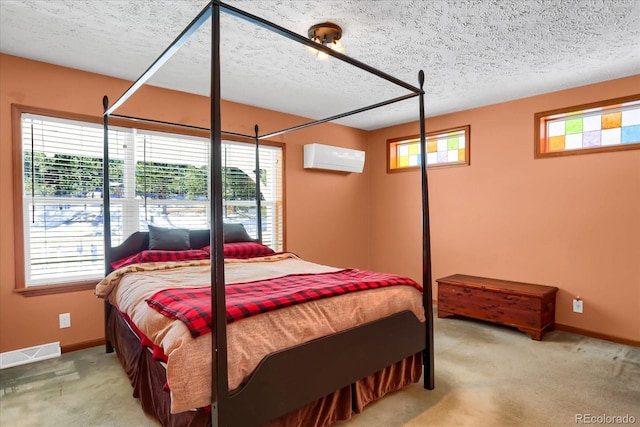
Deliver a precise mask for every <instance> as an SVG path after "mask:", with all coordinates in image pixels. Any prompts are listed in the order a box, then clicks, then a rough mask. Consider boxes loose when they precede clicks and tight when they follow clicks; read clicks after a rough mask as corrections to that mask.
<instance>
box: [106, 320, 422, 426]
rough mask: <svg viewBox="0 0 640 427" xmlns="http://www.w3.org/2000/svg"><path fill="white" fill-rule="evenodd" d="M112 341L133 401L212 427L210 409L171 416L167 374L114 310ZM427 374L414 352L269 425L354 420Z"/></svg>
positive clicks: (181, 421) (156, 413) (167, 420)
mask: <svg viewBox="0 0 640 427" xmlns="http://www.w3.org/2000/svg"><path fill="white" fill-rule="evenodd" d="M107 334H108V336H107V339H108V340H110V341H111V344H112V345H113V347H114V349H115V351H116V355H117V357H118V360H119V361H120V363H121V364H122V366H123V368H124V370H125V372H126V373H127V376H128V377H129V379H130V380H131V385H132V387H133V397H135V398H137V399H139V400H140V404H141V406H142V409H143V410H144V411H145V412H146V413H147V414H149V415H151V416H153V417H155V418H157V419H158V420H159V421H160V423H161V424H162V425H163V426H165V427H209V426H211V424H212V423H211V414H210V412H209V410H208V409H209V408H206V409H204V408H200V409H197V410H192V411H186V412H181V413H178V414H172V413H171V412H170V407H171V406H170V396H169V393H168V392H167V391H165V389H164V386H165V383H166V371H165V368H164V366H163V365H162V364H161V363H159V362H157V361H156V360H155V359H154V358H153V355H152V353H151V351H149V350H148V349H147V348H146V347H144V346H142V345H141V342H140V339H139V338H138V337H137V335H136V334H135V333H134V332H133V331H132V330H131V328H130V327H129V325H128V324H127V322H126V321H125V320H124V319H123V318H122V316H120V314H119V313H118V310H115V309H113V310H110V315H109V319H108V320H107ZM421 375H422V357H421V354H415V355H413V356H410V357H408V358H406V359H404V360H402V361H400V362H398V363H395V364H393V365H391V366H389V367H387V368H385V369H383V370H381V371H378V372H377V373H375V374H372V375H369V376H368V377H366V378H363V379H362V380H359V381H357V382H356V383H354V384H351V385H350V386H348V387H345V388H342V389H340V390H338V391H335V392H333V393H331V394H329V395H327V396H325V397H323V398H321V399H318V400H316V401H315V402H312V403H310V404H308V405H305V406H303V407H301V408H299V409H297V410H295V411H293V412H291V413H289V414H287V415H284V416H282V417H280V418H277V419H276V420H273V421H270V422H269V423H267V424H266V425H265V427H325V426H329V425H331V424H333V423H334V422H336V421H339V420H347V419H349V418H351V415H352V414H353V413H360V412H361V411H362V410H363V409H364V407H365V406H366V405H367V404H369V403H371V402H373V401H375V400H377V399H380V398H381V397H383V396H384V395H386V394H388V393H390V392H393V391H396V390H399V389H401V388H402V387H404V386H406V385H408V384H411V383H415V382H418V381H419V380H420V377H421Z"/></svg>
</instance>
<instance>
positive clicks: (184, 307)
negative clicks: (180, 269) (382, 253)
mask: <svg viewBox="0 0 640 427" xmlns="http://www.w3.org/2000/svg"><path fill="white" fill-rule="evenodd" d="M396 285H405V286H413V287H415V288H416V289H418V290H420V291H422V287H421V286H420V284H418V283H417V282H415V281H413V280H411V279H409V278H408V277H403V276H397V275H393V274H384V273H373V272H369V271H362V270H353V269H350V270H342V271H338V272H335V273H323V274H292V275H289V276H284V277H278V278H275V279H269V280H260V281H256V282H248V283H237V284H230V285H227V286H225V290H226V304H227V323H232V322H234V321H236V320H240V319H244V318H246V317H249V316H252V315H255V314H259V313H264V312H267V311H270V310H275V309H278V308H284V307H288V306H292V305H295V304H300V303H304V302H308V301H313V300H318V299H322V298H328V297H332V296H337V295H343V294H346V293H349V292H356V291H363V290H367V289H375V288H382V287H386V286H396ZM146 301H147V304H149V306H150V307H152V308H153V309H155V310H157V311H158V312H159V313H161V314H163V315H165V316H167V317H170V318H172V319H176V320H181V321H182V322H184V323H185V324H186V325H187V327H188V328H189V331H191V335H192V336H194V337H197V336H199V335H204V334H207V333H209V332H211V288H203V287H198V288H172V289H164V290H162V291H159V292H156V293H155V294H153V295H152V296H151V298H149V299H148V300H146Z"/></svg>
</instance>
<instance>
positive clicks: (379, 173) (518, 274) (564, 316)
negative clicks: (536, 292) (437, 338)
mask: <svg viewBox="0 0 640 427" xmlns="http://www.w3.org/2000/svg"><path fill="white" fill-rule="evenodd" d="M639 92H640V75H635V76H630V77H627V78H622V79H617V80H612V81H607V82H603V83H599V84H594V85H589V86H584V87H579V88H574V89H569V90H563V91H559V92H554V93H549V94H545V95H540V96H534V97H530V98H525V99H520V100H516V101H512V102H506V103H501V104H496V105H491V106H487V107H482V108H477V109H473V110H468V111H461V112H457V113H453V114H447V115H443V116H438V117H431V118H428V119H427V121H426V126H427V131H435V130H438V129H447V128H451V127H455V126H461V125H467V124H469V125H471V165H470V166H469V167H451V168H442V169H430V170H429V171H428V180H429V192H430V207H431V215H430V221H431V233H432V240H431V247H432V256H433V259H432V268H433V269H432V271H433V279H434V298H435V296H436V293H435V290H436V283H435V279H437V278H440V277H444V276H448V275H451V274H455V273H462V274H470V275H478V276H485V277H493V278H499V279H507V280H516V281H522V282H529V283H539V284H546V285H553V286H557V287H558V288H560V290H559V292H558V296H557V309H556V322H557V323H558V324H560V325H565V326H568V327H570V328H574V329H577V330H583V331H589V332H591V333H595V334H601V335H605V336H610V337H616V338H621V339H623V340H630V341H634V342H636V343H638V342H640V327H639V325H640V150H632V151H621V152H612V153H600V154H587V155H576V156H565V157H559V158H547V159H538V160H534V158H533V116H534V114H535V113H536V112H541V111H548V110H553V109H557V108H563V107H570V106H573V105H580V104H586V103H590V102H595V101H601V100H606V99H611V98H616V97H622V96H627V95H632V94H637V93H639ZM426 102H427V103H428V102H429V100H428V98H427V99H426ZM418 132H419V129H418V125H417V123H411V124H406V125H402V126H396V127H392V128H386V129H382V130H378V131H374V132H371V134H370V136H369V140H370V143H369V151H368V153H367V155H368V156H369V157H368V158H369V171H370V179H371V184H370V185H371V188H375V189H376V191H375V195H374V196H372V199H371V200H372V207H373V209H372V210H371V211H372V212H373V215H372V217H371V219H370V223H371V235H372V236H373V238H374V241H372V242H371V259H370V265H371V268H372V269H374V270H380V271H390V272H396V273H402V274H407V275H409V276H411V277H414V278H416V279H421V275H422V273H421V271H422V270H421V239H420V237H421V234H420V233H421V231H420V230H421V222H420V212H421V206H420V176H419V175H420V174H419V172H418V171H411V172H402V173H392V174H389V173H386V166H385V162H386V140H387V139H389V138H396V137H402V136H407V135H415V134H417V133H418ZM390 207H391V208H390ZM576 296H580V298H582V299H583V300H584V313H583V314H576V313H573V312H572V308H571V306H572V303H571V300H572V299H573V298H575V297H576Z"/></svg>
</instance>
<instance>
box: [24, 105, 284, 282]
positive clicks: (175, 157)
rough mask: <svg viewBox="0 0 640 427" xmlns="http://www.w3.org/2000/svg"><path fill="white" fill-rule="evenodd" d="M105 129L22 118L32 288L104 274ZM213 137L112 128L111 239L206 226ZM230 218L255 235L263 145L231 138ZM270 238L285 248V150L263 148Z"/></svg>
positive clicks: (226, 148) (226, 147)
mask: <svg viewBox="0 0 640 427" xmlns="http://www.w3.org/2000/svg"><path fill="white" fill-rule="evenodd" d="M103 132H104V130H103V127H102V125H101V124H94V123H84V122H78V121H74V120H66V119H58V118H52V117H43V116H37V115H32V114H23V115H22V153H23V171H22V172H23V221H24V233H25V235H24V242H25V277H26V285H27V286H38V285H46V284H55V283H64V282H74V281H81V280H92V279H99V278H101V277H103V275H104V236H103V234H104V232H103V230H104V226H103V213H104V210H103V188H102V186H103V177H102V174H103V172H102V155H103ZM209 145H210V141H209V139H208V138H199V137H193V136H186V135H180V134H173V133H162V132H151V131H141V130H136V129H129V128H116V127H111V128H110V129H109V196H110V223H111V240H112V245H118V244H120V243H122V241H123V240H124V239H125V238H126V237H128V236H129V235H130V234H132V233H133V232H135V231H138V230H147V226H148V224H150V223H152V224H155V225H159V226H164V227H184V228H191V229H205V228H208V227H209V224H210V213H209V206H210V203H209V200H208V199H209V196H208V195H209V189H208V186H209V167H208V161H209ZM222 151H223V158H222V162H223V198H224V200H223V205H224V206H225V214H224V221H225V222H240V223H242V224H244V225H245V227H246V228H247V231H249V233H250V234H251V235H252V236H254V237H258V236H257V220H256V202H255V195H256V166H255V146H254V145H253V144H247V143H238V142H230V141H225V142H223V147H222ZM260 169H261V173H260V176H261V180H260V184H261V188H260V194H261V203H262V209H261V211H262V231H263V242H264V243H265V244H267V245H269V246H271V247H272V248H273V249H275V250H277V251H280V250H282V249H283V240H282V236H283V206H282V199H283V195H282V182H283V179H282V149H281V148H280V147H272V146H264V145H263V146H261V147H260Z"/></svg>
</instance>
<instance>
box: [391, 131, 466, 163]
mask: <svg viewBox="0 0 640 427" xmlns="http://www.w3.org/2000/svg"><path fill="white" fill-rule="evenodd" d="M469 129H470V127H469V126H463V127H460V128H454V129H447V130H442V131H437V132H430V133H427V134H426V141H425V143H426V147H427V153H426V158H427V166H428V167H432V166H451V165H468V164H469ZM387 142H388V144H389V148H388V149H389V164H388V170H389V171H396V170H403V169H411V168H418V167H420V163H421V160H420V159H421V156H420V137H419V136H411V137H404V138H397V139H393V140H389V141H387Z"/></svg>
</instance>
